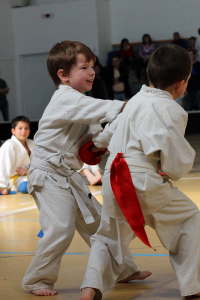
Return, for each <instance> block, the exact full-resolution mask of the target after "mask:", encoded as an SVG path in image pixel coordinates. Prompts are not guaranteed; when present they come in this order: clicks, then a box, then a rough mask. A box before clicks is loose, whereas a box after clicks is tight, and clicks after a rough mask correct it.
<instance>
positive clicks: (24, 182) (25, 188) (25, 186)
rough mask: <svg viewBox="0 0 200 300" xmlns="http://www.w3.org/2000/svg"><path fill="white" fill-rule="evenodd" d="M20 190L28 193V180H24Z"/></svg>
mask: <svg viewBox="0 0 200 300" xmlns="http://www.w3.org/2000/svg"><path fill="white" fill-rule="evenodd" d="M19 192H20V193H23V194H27V193H28V189H27V181H23V182H22V183H21V184H20V186H19Z"/></svg>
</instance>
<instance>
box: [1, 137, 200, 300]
mask: <svg viewBox="0 0 200 300" xmlns="http://www.w3.org/2000/svg"><path fill="white" fill-rule="evenodd" d="M188 140H189V141H190V143H191V144H192V146H193V147H194V148H195V149H196V151H197V156H196V160H195V164H194V168H193V169H192V171H191V172H190V173H189V174H188V175H187V176H185V178H183V179H182V180H179V181H178V182H176V183H174V185H175V186H177V187H179V188H180V189H181V190H182V191H183V192H184V193H185V194H187V195H188V196H189V197H190V198H191V199H192V200H193V201H194V202H195V203H196V204H197V205H198V207H199V208H200V135H192V136H188ZM100 190H101V187H100V186H97V187H91V192H92V193H94V194H96V195H95V196H96V197H97V199H98V200H99V201H100V202H102V197H101V195H100ZM38 219H39V213H38V210H37V209H36V207H35V203H34V201H33V199H32V197H31V196H29V195H23V194H20V193H18V194H17V195H9V196H0V299H1V300H19V299H20V300H21V299H22V300H29V299H36V296H33V295H32V294H30V293H28V292H26V291H24V290H23V289H22V288H21V281H22V278H23V275H24V273H25V271H26V269H27V268H28V265H29V263H30V261H31V259H32V257H33V255H34V251H35V248H36V245H37V242H38V239H39V238H38V237H37V233H38V232H39V230H40V224H39V221H38ZM147 234H148V236H149V239H150V242H151V244H152V245H153V246H154V247H155V248H156V250H157V251H156V252H154V251H153V250H151V249H149V248H147V247H145V246H144V245H143V244H142V243H141V242H140V241H139V240H138V239H135V240H134V242H131V244H130V249H131V250H132V253H133V254H134V255H135V260H136V263H137V265H138V267H139V268H140V269H141V270H145V269H148V270H151V271H152V272H153V275H152V276H151V277H149V278H148V279H147V280H145V281H142V282H141V281H135V282H133V283H128V284H116V285H115V286H113V287H111V288H110V290H109V291H108V292H107V293H105V296H104V297H103V299H104V300H131V299H149V300H155V299H156V300H167V299H168V300H169V299H172V300H176V299H177V300H178V299H183V298H182V297H181V296H180V293H179V288H178V282H177V280H176V277H175V273H174V271H173V269H172V267H171V265H170V262H169V258H168V253H167V251H166V250H165V249H164V248H163V247H162V245H161V244H160V241H159V240H158V238H157V236H156V235H155V233H154V231H153V230H151V229H150V228H147ZM89 251H90V250H89V247H88V246H87V245H86V244H85V243H84V242H83V241H82V240H81V238H80V237H79V235H78V234H76V235H75V238H74V240H73V242H72V244H71V245H70V247H69V249H68V251H67V253H66V255H64V257H63V259H62V264H61V270H60V273H59V278H58V281H57V283H56V286H55V287H56V289H57V290H58V292H59V294H58V295H57V296H51V298H50V299H52V300H53V299H55V300H64V299H65V300H74V299H78V296H79V287H80V285H81V282H82V279H83V276H84V271H85V268H86V264H87V260H88V257H89ZM199 266H200V265H199Z"/></svg>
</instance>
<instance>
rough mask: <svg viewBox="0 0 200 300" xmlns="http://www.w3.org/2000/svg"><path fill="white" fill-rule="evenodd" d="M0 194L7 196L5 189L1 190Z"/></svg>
mask: <svg viewBox="0 0 200 300" xmlns="http://www.w3.org/2000/svg"><path fill="white" fill-rule="evenodd" d="M0 194H1V195H8V190H7V189H1V190H0Z"/></svg>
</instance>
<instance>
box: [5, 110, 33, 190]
mask: <svg viewBox="0 0 200 300" xmlns="http://www.w3.org/2000/svg"><path fill="white" fill-rule="evenodd" d="M11 127H12V128H11V132H12V134H13V135H12V137H11V139H9V140H7V141H6V142H5V143H4V144H3V145H2V146H1V148H0V195H7V194H8V193H9V191H10V190H11V191H14V192H17V191H19V192H22V193H27V176H26V175H27V173H28V170H29V165H30V162H31V157H32V154H33V147H34V142H33V141H32V140H29V139H28V136H29V134H30V121H29V119H28V118H26V117H24V116H19V117H16V118H15V119H13V120H12V121H11Z"/></svg>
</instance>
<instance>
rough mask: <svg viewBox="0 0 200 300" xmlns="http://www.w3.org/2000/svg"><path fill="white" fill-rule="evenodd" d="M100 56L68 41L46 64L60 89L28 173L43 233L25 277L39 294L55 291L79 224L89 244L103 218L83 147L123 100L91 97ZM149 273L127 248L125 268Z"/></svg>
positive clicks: (135, 276)
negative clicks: (81, 152)
mask: <svg viewBox="0 0 200 300" xmlns="http://www.w3.org/2000/svg"><path fill="white" fill-rule="evenodd" d="M95 59H96V58H95V56H94V54H93V53H92V51H91V50H90V49H89V48H88V47H87V46H85V45H84V44H82V43H79V42H73V41H63V42H61V43H58V44H56V45H55V46H54V47H53V48H52V49H51V50H50V52H49V55H48V58H47V68H48V71H49V74H50V76H51V78H52V79H53V81H54V83H55V85H56V86H57V90H56V91H55V93H54V94H53V97H52V98H51V101H50V103H49V104H48V106H47V107H46V109H45V111H44V113H43V116H42V118H41V120H40V122H39V129H38V131H37V133H36V135H35V137H34V142H35V147H34V156H33V159H32V161H31V167H30V170H29V173H28V190H29V193H30V194H31V195H33V197H34V200H35V202H36V204H37V206H38V208H39V210H40V218H39V220H40V224H41V227H42V230H43V233H44V236H43V238H42V239H41V240H40V241H39V242H38V245H37V249H36V253H35V257H34V258H33V260H32V262H31V264H30V266H29V268H28V270H27V272H26V274H25V277H24V279H23V283H22V286H23V288H25V289H27V290H29V291H32V293H33V294H35V295H38V296H49V295H56V294H57V293H58V292H57V291H56V290H55V289H53V286H54V283H55V282H56V280H57V276H58V272H59V268H60V262H61V258H62V256H63V255H64V253H65V251H66V250H67V248H68V247H69V245H70V243H71V241H72V238H73V236H74V232H75V229H76V230H77V231H78V232H79V234H80V235H81V237H82V238H83V239H84V240H85V241H86V243H87V244H88V245H89V246H90V236H91V235H92V234H94V233H95V232H96V230H97V228H98V227H99V224H100V216H99V211H100V209H101V205H100V204H99V203H98V202H97V200H96V199H95V198H94V197H92V195H91V194H90V191H89V190H88V188H87V187H86V184H85V182H84V179H83V176H82V175H80V174H79V173H78V172H77V171H78V170H80V169H81V168H82V166H83V162H82V161H81V159H80V157H79V149H80V147H81V146H82V145H83V144H85V143H86V142H87V141H88V140H90V139H91V135H90V134H89V129H90V125H92V124H101V123H104V122H111V121H113V119H114V118H115V117H116V116H117V115H118V114H119V113H120V111H121V110H122V109H123V106H124V103H121V102H120V101H116V100H115V101H111V100H100V99H94V98H91V97H87V96H85V95H83V94H82V92H85V91H89V90H90V89H91V88H92V83H93V80H94V76H95V72H94V69H93V68H94V62H95ZM131 274H132V277H133V279H144V278H145V277H147V276H150V274H151V273H150V272H148V271H144V272H139V271H138V270H137V267H136V265H135V263H134V260H133V256H132V254H131V252H130V251H129V250H127V256H126V266H125V267H124V272H123V274H122V276H120V277H119V278H118V279H117V280H118V281H120V280H123V279H124V278H127V277H129V276H130V275H131Z"/></svg>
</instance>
